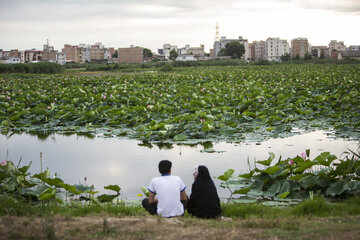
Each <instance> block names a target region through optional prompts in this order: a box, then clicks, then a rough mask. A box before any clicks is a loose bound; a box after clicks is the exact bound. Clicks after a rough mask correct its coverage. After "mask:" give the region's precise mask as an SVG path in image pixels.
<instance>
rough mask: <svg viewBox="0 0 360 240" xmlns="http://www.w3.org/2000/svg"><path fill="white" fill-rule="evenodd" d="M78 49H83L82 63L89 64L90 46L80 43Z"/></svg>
mask: <svg viewBox="0 0 360 240" xmlns="http://www.w3.org/2000/svg"><path fill="white" fill-rule="evenodd" d="M79 47H80V48H83V49H84V50H83V52H84V61H85V62H90V48H91V47H90V45H89V44H85V43H80V44H79Z"/></svg>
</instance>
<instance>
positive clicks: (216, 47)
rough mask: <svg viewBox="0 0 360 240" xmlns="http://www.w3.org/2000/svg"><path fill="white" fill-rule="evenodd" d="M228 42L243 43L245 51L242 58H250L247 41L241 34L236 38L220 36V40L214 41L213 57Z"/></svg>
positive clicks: (216, 55)
mask: <svg viewBox="0 0 360 240" xmlns="http://www.w3.org/2000/svg"><path fill="white" fill-rule="evenodd" d="M230 42H239V43H240V44H243V45H244V47H245V53H244V55H243V56H242V58H243V59H245V60H249V59H250V52H249V43H248V40H247V39H244V38H243V37H242V36H239V38H238V39H227V38H226V37H221V38H220V40H218V41H215V42H214V55H215V58H216V57H218V55H219V52H220V50H221V49H223V48H225V46H226V44H228V43H230Z"/></svg>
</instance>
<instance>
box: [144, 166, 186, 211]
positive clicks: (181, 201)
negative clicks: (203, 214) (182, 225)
mask: <svg viewBox="0 0 360 240" xmlns="http://www.w3.org/2000/svg"><path fill="white" fill-rule="evenodd" d="M171 165H172V163H171V162H170V161H169V160H161V161H160V162H159V166H158V167H159V172H160V173H161V176H160V177H154V178H153V179H151V181H150V184H149V187H148V190H149V198H145V199H144V200H143V201H142V205H143V207H144V208H145V209H146V211H148V212H149V213H150V214H152V215H154V214H158V215H160V216H162V217H176V216H182V215H184V210H185V208H186V203H187V199H188V197H187V195H186V192H185V188H186V186H185V184H184V182H183V180H182V179H181V178H180V177H178V176H171ZM155 195H157V198H155Z"/></svg>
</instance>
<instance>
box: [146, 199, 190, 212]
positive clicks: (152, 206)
mask: <svg viewBox="0 0 360 240" xmlns="http://www.w3.org/2000/svg"><path fill="white" fill-rule="evenodd" d="M181 203H182V205H183V206H184V212H185V209H186V206H187V203H188V200H184V201H181ZM142 206H143V207H144V208H145V210H146V211H148V212H149V213H150V214H151V215H155V214H157V203H153V204H149V198H144V199H143V200H142Z"/></svg>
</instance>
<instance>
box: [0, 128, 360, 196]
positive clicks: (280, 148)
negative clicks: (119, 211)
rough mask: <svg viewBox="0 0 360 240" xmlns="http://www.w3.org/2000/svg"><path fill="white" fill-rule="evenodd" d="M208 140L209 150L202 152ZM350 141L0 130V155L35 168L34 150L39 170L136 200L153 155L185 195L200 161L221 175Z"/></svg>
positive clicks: (336, 149) (320, 136) (315, 136)
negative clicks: (170, 141)
mask: <svg viewBox="0 0 360 240" xmlns="http://www.w3.org/2000/svg"><path fill="white" fill-rule="evenodd" d="M207 145H210V146H211V145H212V148H211V149H213V150H215V151H204V147H205V146H206V147H208V146H207ZM357 145H358V142H356V141H346V140H344V139H336V138H334V137H331V138H330V137H329V135H328V133H327V132H325V131H314V132H310V133H304V134H301V135H296V136H292V137H288V138H278V139H270V140H268V141H264V142H261V143H257V142H251V141H247V142H245V143H236V144H235V143H224V142H221V143H213V144H211V143H210V144H209V143H208V144H204V145H201V144H198V145H196V146H188V145H172V146H166V147H165V148H164V146H158V145H152V146H143V145H142V142H140V141H137V140H129V139H119V138H102V137H95V138H87V137H84V136H77V135H70V136H65V135H60V134H51V135H49V136H48V137H47V138H41V137H37V136H36V135H30V134H26V133H20V134H13V135H12V136H10V137H9V136H6V135H0V160H5V159H7V160H11V161H13V162H14V163H15V164H17V162H18V161H19V159H20V158H22V164H28V163H29V162H30V161H32V165H31V168H30V172H31V173H32V174H33V173H38V172H40V152H41V153H42V156H43V157H42V162H43V169H46V168H49V170H50V173H51V174H55V173H57V175H58V176H60V177H61V178H62V179H63V180H64V181H65V182H66V183H69V184H77V183H79V182H81V183H84V177H86V178H87V182H86V184H88V185H92V184H94V186H95V190H98V191H100V192H104V190H103V187H104V186H106V185H109V184H118V185H119V186H120V187H121V194H122V198H123V199H127V200H138V199H140V198H139V197H138V196H137V194H138V193H141V189H140V187H141V186H146V187H147V185H148V183H149V181H150V180H151V178H152V177H154V176H158V175H159V173H158V169H157V164H158V162H159V160H162V159H169V160H171V161H172V162H173V168H172V174H173V175H178V176H180V177H181V178H182V179H183V180H184V182H185V184H186V186H187V193H188V195H190V192H191V184H192V182H193V177H192V173H193V168H194V166H196V165H200V164H201V165H206V166H207V167H208V168H209V170H210V174H211V175H212V176H214V177H215V176H219V175H221V174H223V172H224V171H225V170H227V169H228V168H233V169H234V170H235V172H236V173H237V174H240V173H245V172H247V171H249V166H248V161H247V160H248V159H249V161H250V165H251V168H253V167H254V160H265V159H267V158H268V156H269V152H274V153H275V156H276V158H275V159H276V160H277V159H278V158H279V156H280V155H282V157H283V158H287V157H295V156H296V155H300V154H301V153H302V152H305V150H306V149H311V156H310V157H311V159H313V158H314V157H316V156H317V155H318V154H320V153H321V152H324V151H329V152H331V153H332V154H335V155H336V156H337V157H339V156H340V155H341V154H342V153H343V152H344V151H346V150H347V149H351V150H353V149H355V148H356V146H357ZM214 181H215V185H216V186H217V188H218V192H219V195H220V197H221V198H226V197H228V196H229V192H228V190H225V189H221V188H220V187H219V184H220V181H218V180H216V179H214Z"/></svg>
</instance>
